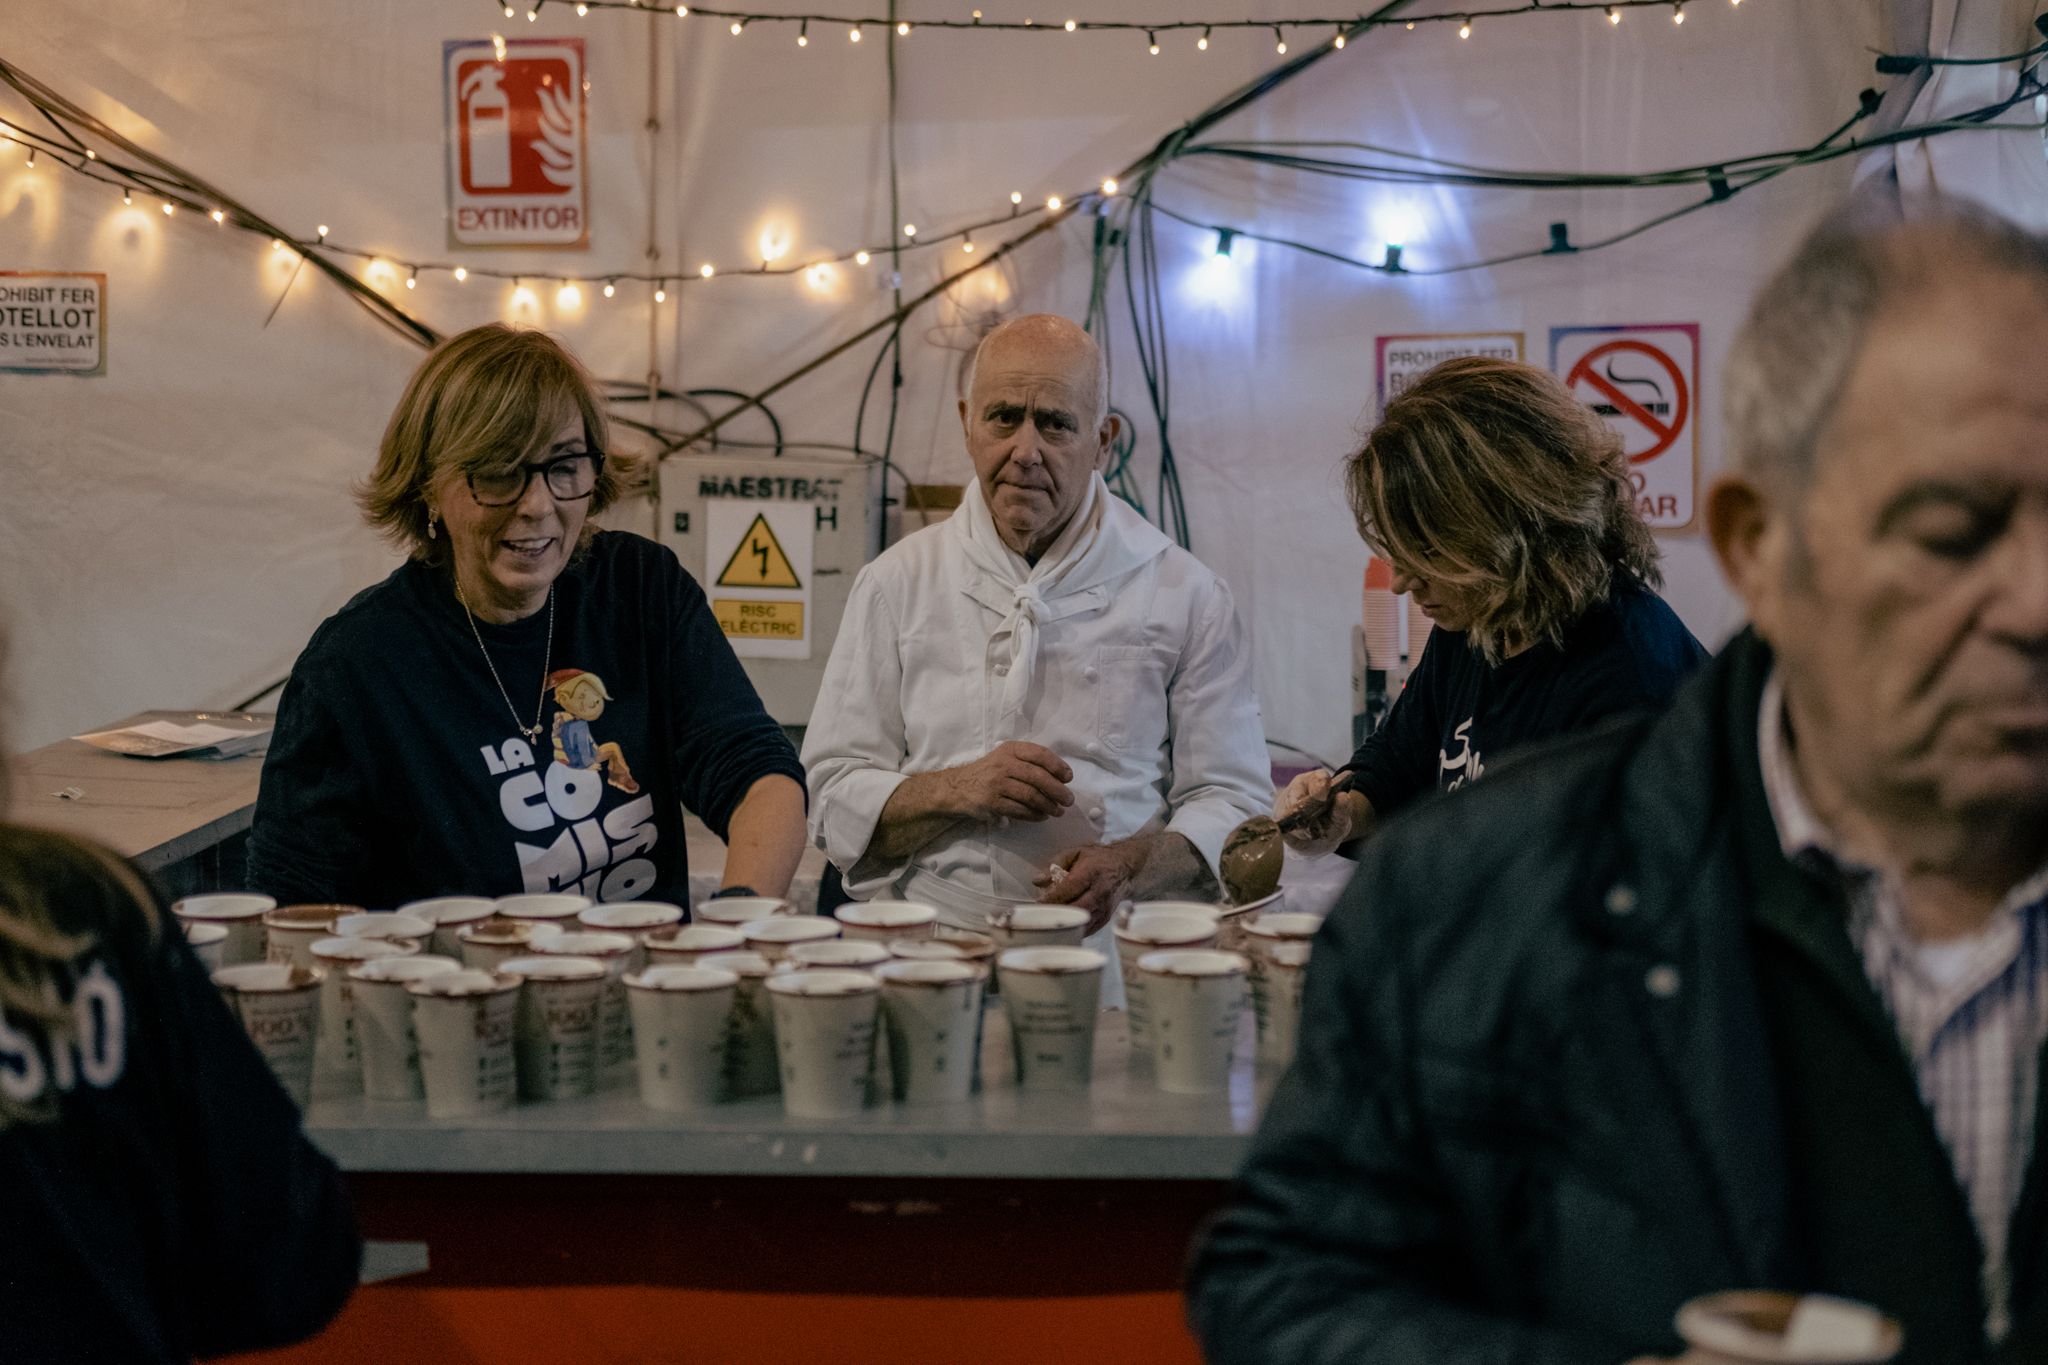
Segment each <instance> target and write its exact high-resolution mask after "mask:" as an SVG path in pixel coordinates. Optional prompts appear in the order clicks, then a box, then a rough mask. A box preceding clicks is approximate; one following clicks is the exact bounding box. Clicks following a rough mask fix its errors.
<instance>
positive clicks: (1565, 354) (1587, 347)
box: [1550, 322, 1700, 531]
mask: <svg viewBox="0 0 2048 1365" xmlns="http://www.w3.org/2000/svg"><path fill="white" fill-rule="evenodd" d="M1550 368H1551V371H1552V373H1554V374H1556V375H1557V376H1558V378H1560V379H1562V380H1563V381H1564V384H1565V387H1566V388H1568V389H1570V390H1571V391H1572V395H1573V396H1574V397H1576V398H1577V399H1578V400H1579V401H1580V402H1582V403H1584V404H1585V405H1586V406H1587V407H1590V408H1591V409H1593V411H1595V412H1597V413H1599V414H1600V416H1601V417H1603V418H1605V419H1606V421H1607V424H1608V425H1609V426H1610V427H1613V428H1614V430H1615V433H1616V434H1617V435H1619V436H1620V437H1621V444H1622V449H1623V450H1624V451H1626V452H1627V454H1628V459H1629V476H1630V478H1631V479H1632V480H1633V481H1634V483H1635V488H1636V502H1637V505H1638V507H1640V508H1641V510H1642V514H1643V520H1644V521H1646V522H1648V523H1649V524H1650V526H1651V527H1652V528H1654V529H1656V530H1659V531H1680V530H1684V529H1685V528H1686V527H1689V526H1691V525H1692V519H1693V493H1694V490H1695V488H1696V487H1697V479H1698V470H1699V422H1698V412H1699V392H1700V378H1699V376H1700V328H1699V324H1698V323H1696V322H1668V323H1646V324H1639V325H1621V326H1609V327H1553V328H1551V329H1550Z"/></svg>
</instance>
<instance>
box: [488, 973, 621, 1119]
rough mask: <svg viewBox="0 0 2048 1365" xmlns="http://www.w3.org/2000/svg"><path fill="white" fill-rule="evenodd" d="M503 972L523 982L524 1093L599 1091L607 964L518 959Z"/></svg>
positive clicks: (558, 1096) (517, 1044)
mask: <svg viewBox="0 0 2048 1365" xmlns="http://www.w3.org/2000/svg"><path fill="white" fill-rule="evenodd" d="M502 970H503V971H504V972H505V973H507V974H508V975H511V976H516V977H518V978H519V982H520V984H519V1014H518V1019H517V1024H516V1026H515V1028H514V1029H513V1033H512V1049H513V1051H514V1052H515V1053H516V1054H517V1055H518V1058H519V1097H520V1098H521V1099H524V1100H562V1099H573V1098H576V1097H578V1096H582V1095H590V1094H594V1093H595V1092H596V1090H597V1055H598V1036H599V1030H600V1026H601V1024H602V1021H603V1018H604V993H605V985H606V981H607V974H606V971H605V965H604V963H602V962H600V961H598V960H597V959H596V958H594V957H538V956H535V957H515V958H513V959H512V960H511V961H509V962H507V963H506V964H505V965H504V967H503V968H502Z"/></svg>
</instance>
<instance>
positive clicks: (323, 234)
mask: <svg viewBox="0 0 2048 1365" xmlns="http://www.w3.org/2000/svg"><path fill="white" fill-rule="evenodd" d="M313 235H314V236H315V237H318V238H319V239H320V240H321V241H323V242H324V241H326V240H327V224H325V223H322V224H321V225H320V226H319V227H316V228H314V229H313Z"/></svg>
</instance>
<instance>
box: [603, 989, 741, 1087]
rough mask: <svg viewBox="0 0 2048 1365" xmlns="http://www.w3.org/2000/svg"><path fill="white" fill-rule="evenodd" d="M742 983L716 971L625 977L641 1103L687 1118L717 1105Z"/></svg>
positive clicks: (724, 1081)
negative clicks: (692, 1111)
mask: <svg viewBox="0 0 2048 1365" xmlns="http://www.w3.org/2000/svg"><path fill="white" fill-rule="evenodd" d="M739 984H740V979H739V976H738V975H737V974H735V973H733V972H727V971H720V970H719V969H718V968H716V967H650V968H648V969H647V970H646V971H644V972H636V973H634V974H633V975H631V976H628V977H627V978H626V998H627V1001H628V1002H629V1006H630V1008H631V1009H632V1011H633V1038H634V1041H635V1044H636V1045H637V1049H638V1056H637V1058H636V1061H637V1065H638V1071H639V1077H640V1102H641V1103H642V1104H644V1105H646V1106H647V1107H648V1108H649V1109H658V1110H660V1111H661V1112H663V1113H687V1112H689V1111H691V1110H695V1109H709V1108H710V1107H711V1106H712V1105H715V1104H717V1103H718V1101H719V1099H720V1098H721V1097H722V1096H723V1094H724V1092H725V1083H726V1051H727V1048H728V1046H729V1044H730V1042H731V1036H732V1034H731V1029H732V1005H733V997H734V996H735V995H736V994H737V993H738V990H739Z"/></svg>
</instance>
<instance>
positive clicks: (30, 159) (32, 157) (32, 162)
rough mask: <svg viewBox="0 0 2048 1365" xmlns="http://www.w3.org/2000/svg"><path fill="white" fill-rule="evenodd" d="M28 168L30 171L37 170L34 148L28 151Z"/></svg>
mask: <svg viewBox="0 0 2048 1365" xmlns="http://www.w3.org/2000/svg"><path fill="white" fill-rule="evenodd" d="M28 168H29V169H30V170H34V169H35V168H36V149H35V148H33V147H31V148H29V149H28Z"/></svg>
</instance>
